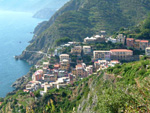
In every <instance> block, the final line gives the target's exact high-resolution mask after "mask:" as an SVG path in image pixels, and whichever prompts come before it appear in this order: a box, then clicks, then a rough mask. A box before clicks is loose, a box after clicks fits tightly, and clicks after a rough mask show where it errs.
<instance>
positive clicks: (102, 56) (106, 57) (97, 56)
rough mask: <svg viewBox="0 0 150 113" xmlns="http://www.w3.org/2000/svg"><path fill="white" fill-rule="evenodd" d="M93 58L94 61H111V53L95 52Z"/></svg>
mask: <svg viewBox="0 0 150 113" xmlns="http://www.w3.org/2000/svg"><path fill="white" fill-rule="evenodd" d="M93 58H94V60H98V59H102V60H110V51H94V52H93Z"/></svg>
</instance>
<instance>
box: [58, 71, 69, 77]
mask: <svg viewBox="0 0 150 113" xmlns="http://www.w3.org/2000/svg"><path fill="white" fill-rule="evenodd" d="M67 75H68V73H67V72H66V71H65V70H60V71H58V78H61V77H66V76H67Z"/></svg>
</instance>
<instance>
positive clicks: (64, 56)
mask: <svg viewBox="0 0 150 113" xmlns="http://www.w3.org/2000/svg"><path fill="white" fill-rule="evenodd" d="M59 58H60V62H61V61H63V60H69V55H68V54H61V55H60V56H59Z"/></svg>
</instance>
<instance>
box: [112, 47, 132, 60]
mask: <svg viewBox="0 0 150 113" xmlns="http://www.w3.org/2000/svg"><path fill="white" fill-rule="evenodd" d="M110 52H111V59H112V60H125V61H129V60H132V56H133V51H132V50H127V49H112V50H110Z"/></svg>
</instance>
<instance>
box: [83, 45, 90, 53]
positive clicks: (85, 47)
mask: <svg viewBox="0 0 150 113" xmlns="http://www.w3.org/2000/svg"><path fill="white" fill-rule="evenodd" d="M83 53H84V54H89V53H91V46H83Z"/></svg>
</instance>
